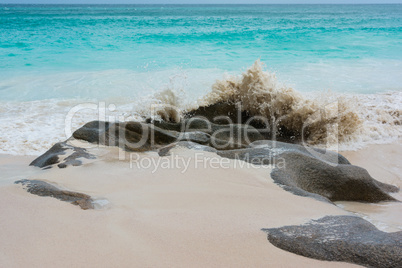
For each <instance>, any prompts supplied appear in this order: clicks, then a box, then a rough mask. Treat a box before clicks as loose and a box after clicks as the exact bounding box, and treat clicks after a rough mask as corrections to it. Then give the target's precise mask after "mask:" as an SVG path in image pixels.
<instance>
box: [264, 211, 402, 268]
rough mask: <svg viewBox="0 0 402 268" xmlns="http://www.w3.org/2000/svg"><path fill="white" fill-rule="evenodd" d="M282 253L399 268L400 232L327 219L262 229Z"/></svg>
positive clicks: (359, 220)
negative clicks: (384, 230)
mask: <svg viewBox="0 0 402 268" xmlns="http://www.w3.org/2000/svg"><path fill="white" fill-rule="evenodd" d="M263 231H265V232H267V233H268V240H269V242H271V243H272V244H273V245H274V246H276V247H278V248H281V249H283V250H286V251H289V252H292V253H295V254H298V255H302V256H305V257H309V258H314V259H318V260H326V261H343V262H349V263H355V264H360V265H364V266H369V267H383V268H386V267H389V268H391V267H402V231H401V232H394V233H385V232H382V231H380V230H378V229H377V228H376V227H375V226H374V225H372V224H371V223H369V222H368V221H366V220H364V219H362V218H359V217H355V216H327V217H324V218H322V219H319V220H315V221H312V222H310V223H308V224H305V225H299V226H284V227H280V228H270V229H263Z"/></svg>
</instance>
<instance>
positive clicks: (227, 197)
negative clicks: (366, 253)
mask: <svg viewBox="0 0 402 268" xmlns="http://www.w3.org/2000/svg"><path fill="white" fill-rule="evenodd" d="M399 146H400V145H399ZM379 148H384V149H381V150H384V151H381V154H383V155H384V159H391V161H393V162H392V163H396V164H399V163H398V161H397V159H401V155H400V154H401V150H398V149H396V151H394V152H389V151H390V148H392V150H393V148H395V147H393V146H390V147H389V148H388V147H386V146H380V147H379ZM399 149H400V148H399ZM367 150H369V151H368V153H370V152H371V151H370V150H375V151H376V152H378V150H380V149H378V148H377V149H371V147H370V148H369V149H367ZM392 150H391V151H392ZM388 153H392V154H390V155H387V154H388ZM117 154H118V151H117V150H115V149H111V150H110V151H109V153H108V154H107V155H105V156H104V157H103V159H104V160H101V161H95V162H88V163H86V164H84V165H83V166H79V167H68V168H66V169H51V170H47V171H39V169H37V168H33V167H27V164H28V163H29V162H30V161H31V160H32V159H33V158H32V157H11V156H1V157H0V171H1V172H2V173H1V175H0V213H1V221H0V267H27V266H29V267H71V266H73V267H222V266H226V267H228V266H229V267H323V266H325V267H352V266H355V265H352V264H347V263H341V262H325V261H318V260H314V259H309V258H305V257H302V256H298V255H295V254H292V253H288V252H286V251H283V250H281V249H278V248H276V247H274V246H273V245H271V244H270V243H269V242H268V241H267V238H266V234H265V233H264V232H262V231H261V228H269V227H279V226H283V225H293V224H301V223H305V222H307V221H309V220H310V219H318V218H321V217H323V216H325V215H340V214H348V213H349V212H346V211H344V210H342V209H341V208H339V207H337V206H334V205H331V204H327V203H323V202H320V201H317V200H315V199H311V198H307V197H300V196H296V195H293V194H291V193H289V192H286V191H284V190H283V189H281V188H280V187H279V186H278V185H276V184H275V183H273V181H272V179H271V178H270V176H269V174H270V170H269V169H267V168H261V167H256V166H252V165H245V164H244V162H239V161H235V160H227V159H225V160H222V159H221V158H219V157H218V156H216V155H215V154H212V153H205V152H203V153H202V154H201V153H200V152H195V151H190V150H187V149H181V150H178V149H176V150H174V151H173V156H177V157H178V158H177V159H179V160H178V161H179V162H180V161H182V160H184V161H188V160H190V162H189V167H188V169H187V170H184V168H183V165H180V166H176V167H172V166H170V167H166V168H161V167H160V168H159V169H157V170H156V171H155V172H153V170H154V166H153V165H151V166H150V167H148V168H144V167H142V168H141V167H139V166H137V165H139V164H143V166H145V165H147V164H148V163H149V162H148V161H150V160H152V159H154V160H155V161H157V160H158V159H160V157H158V156H157V154H155V153H146V154H141V155H139V156H140V158H138V157H137V156H135V157H134V159H136V160H135V161H130V159H129V158H127V160H125V161H118V160H117ZM364 154H366V151H365V150H362V151H359V152H355V153H353V152H350V153H345V155H347V156H348V157H349V158H350V159H351V161H352V163H356V164H360V165H361V166H364V167H366V168H367V166H365V164H364V163H365V161H366V160H364V159H365V157H366V156H362V155H364ZM361 157H363V158H361ZM373 157H374V156H373ZM378 157H380V156H378ZM205 158H213V159H218V160H219V159H220V160H221V165H222V166H221V167H219V168H213V167H211V165H212V166H214V167H215V166H217V165H218V164H211V160H210V159H209V160H205ZM380 158H381V157H380ZM143 159H148V160H143ZM166 159H168V160H167V162H166V164H165V165H167V164H169V163H170V164H173V163H174V162H175V161H176V160H175V159H174V158H173V157H170V158H169V157H167V158H166ZM200 159H203V160H204V161H205V162H207V165H206V166H204V162H201V160H200ZM359 159H363V160H362V161H363V162H362V163H359V162H358V161H360V160H359ZM381 159H382V158H381ZM141 161H142V162H141ZM212 161H216V160H212ZM367 161H368V160H367ZM370 161H371V160H370ZM372 161H374V162H376V161H378V160H376V159H375V158H372ZM208 163H209V164H208ZM130 164H131V167H130ZM241 165H243V166H241ZM369 166H370V168H374V167H373V166H372V165H371V164H370V165H369ZM389 167H390V168H391V170H392V172H391V173H392V174H394V175H395V176H396V177H392V178H391V177H390V176H389V177H387V178H382V177H381V178H378V179H380V180H382V181H385V182H391V183H392V182H394V184H397V185H400V181H401V178H400V175H399V177H398V173H395V172H394V168H396V169H398V168H400V166H399V167H398V166H397V165H394V164H389V166H388V167H387V168H389ZM387 168H385V170H383V171H381V172H384V174H386V169H387ZM369 171H370V172H371V170H370V169H369ZM373 172H377V171H376V170H373ZM378 172H380V171H378ZM19 174H20V175H19ZM373 174H374V173H373ZM399 174H400V173H399ZM373 176H374V177H375V178H377V177H376V176H375V175H373ZM22 178H31V179H41V180H45V181H48V182H52V183H57V184H59V185H60V186H62V187H65V188H68V189H70V190H73V191H79V192H83V193H86V194H89V195H91V196H93V197H95V198H106V199H107V200H109V202H110V204H109V205H108V206H107V208H103V209H99V210H86V211H84V210H81V209H80V208H79V207H77V206H73V205H71V204H68V203H65V202H61V201H58V200H56V199H53V198H50V197H38V196H35V195H31V194H28V193H27V192H26V191H25V190H23V189H22V188H21V186H19V185H14V184H12V182H13V181H14V180H16V179H22ZM388 180H390V181H388ZM384 206H386V205H384ZM400 214H401V213H399V215H400ZM399 221H400V218H399ZM356 267H357V266H356Z"/></svg>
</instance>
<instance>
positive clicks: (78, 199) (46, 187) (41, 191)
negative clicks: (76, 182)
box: [15, 180, 94, 210]
mask: <svg viewBox="0 0 402 268" xmlns="http://www.w3.org/2000/svg"><path fill="white" fill-rule="evenodd" d="M15 183H16V184H21V185H23V187H24V188H25V189H26V190H27V192H28V193H31V194H34V195H38V196H50V197H53V198H57V199H59V200H61V201H65V202H69V203H71V204H73V205H76V206H80V207H81V208H82V209H84V210H86V209H93V208H94V205H93V203H92V202H93V200H92V198H91V197H90V196H89V195H86V194H82V193H77V192H71V191H65V190H61V189H59V188H57V187H56V186H54V185H52V184H50V183H47V182H44V181H40V180H19V181H16V182H15Z"/></svg>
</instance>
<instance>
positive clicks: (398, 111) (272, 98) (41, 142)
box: [0, 61, 402, 155]
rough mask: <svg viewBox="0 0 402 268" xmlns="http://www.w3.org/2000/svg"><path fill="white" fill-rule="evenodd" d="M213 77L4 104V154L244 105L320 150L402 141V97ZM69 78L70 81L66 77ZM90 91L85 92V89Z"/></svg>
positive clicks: (251, 76) (265, 78) (0, 117)
mask: <svg viewBox="0 0 402 268" xmlns="http://www.w3.org/2000/svg"><path fill="white" fill-rule="evenodd" d="M213 73H214V75H210V76H208V75H206V76H207V77H209V79H210V80H207V81H210V82H206V81H205V80H203V81H202V83H201V86H200V83H194V82H192V81H187V80H188V77H186V76H185V75H184V76H183V75H173V76H168V75H166V74H163V75H159V76H157V74H155V73H154V75H155V79H158V78H159V79H162V80H167V81H166V82H164V83H160V85H159V88H160V90H159V91H158V90H156V86H155V87H154V88H153V90H147V92H148V93H142V94H141V95H139V96H137V97H133V96H129V97H127V98H124V97H120V98H118V97H113V98H110V97H109V98H106V95H105V96H103V97H104V98H102V97H99V98H96V99H95V98H93V99H89V98H86V99H73V98H69V97H66V98H64V99H55V98H53V99H45V100H24V101H18V100H15V101H13V100H10V101H6V100H4V101H2V102H1V106H0V112H1V113H0V129H1V133H2V134H1V136H0V153H7V154H19V155H38V154H41V153H43V152H45V151H46V150H47V149H49V148H50V147H51V146H52V145H53V144H54V143H56V142H58V141H62V140H65V139H67V138H68V137H69V135H70V134H71V132H72V131H74V130H75V129H77V128H78V127H80V126H82V125H83V124H85V123H86V122H88V121H91V120H108V121H129V120H144V119H146V118H150V117H153V119H155V120H157V119H161V115H163V114H165V113H163V112H161V113H158V109H161V111H165V110H164V109H166V107H168V109H170V111H169V113H170V117H171V118H173V119H174V121H179V120H180V119H181V117H182V116H183V113H185V112H186V111H189V110H191V109H195V108H197V107H199V106H208V105H211V104H214V103H217V102H222V101H223V102H232V103H240V104H241V107H242V108H241V109H243V110H244V111H247V112H249V113H250V114H251V115H257V116H262V117H266V118H268V119H269V120H271V121H272V122H277V123H278V122H279V123H280V124H278V125H279V126H281V127H284V128H286V129H287V130H288V131H290V132H291V133H298V132H300V131H302V130H303V128H304V131H306V133H307V134H308V135H306V136H305V137H306V139H305V142H306V143H308V144H312V145H314V146H319V147H320V146H321V147H327V148H331V149H339V150H354V149H358V148H361V147H363V146H365V145H367V144H374V143H390V142H393V141H395V140H397V139H399V138H401V137H402V124H401V122H402V105H401V103H402V92H400V91H396V92H386V93H378V94H349V93H337V92H329V91H325V92H308V93H305V92H303V93H302V92H298V91H296V90H295V89H293V88H291V87H289V86H287V85H286V84H284V83H281V82H280V81H279V80H278V79H277V77H276V75H275V74H274V73H272V72H268V71H266V69H265V68H264V65H263V63H261V62H259V61H257V62H256V63H255V64H254V65H253V66H251V67H250V68H248V69H247V70H245V71H244V72H243V73H242V74H239V75H228V74H227V75H224V77H223V78H221V79H219V80H217V81H216V82H215V83H213V80H214V77H216V76H217V74H216V73H217V72H213V71H208V72H207V73H206V74H213ZM105 74H109V75H110V76H108V79H109V80H110V81H111V82H110V83H109V84H108V85H107V87H108V88H109V91H110V90H112V91H113V86H114V85H113V77H115V78H116V81H115V82H116V83H117V84H119V83H120V84H124V87H125V88H129V85H128V84H127V81H126V82H121V81H119V79H121V76H116V73H115V72H108V73H106V72H102V74H101V75H103V76H105ZM112 74H113V75H112ZM149 75H150V74H148V76H149ZM70 76H72V74H69V75H67V77H70ZM59 77H60V76H59ZM166 77H167V78H166ZM190 77H191V76H190ZM211 77H212V78H211ZM89 78H90V77H88V76H85V77H84V78H83V79H82V80H81V81H85V83H84V85H89V83H90V79H89ZM137 78H138V77H137ZM199 79H200V81H201V80H202V79H201V78H199ZM140 82H141V81H139V83H140ZM4 83H5V82H4V81H3V84H4ZM94 83H97V82H96V81H94ZM132 83H133V85H132V87H135V86H136V85H138V83H136V82H135V81H132ZM208 83H210V85H211V84H212V86H209V87H210V90H209V91H208V90H203V88H204V87H206V86H205V84H208ZM195 84H198V85H199V88H198V89H195V88H194V86H193V85H195ZM84 85H83V84H80V87H81V88H83V87H84ZM103 86H105V85H103ZM71 87H74V83H72V85H71ZM345 91H346V90H345ZM196 93H198V95H199V98H198V99H197V97H195V96H196V95H197V94H196ZM101 95H102V94H101ZM108 95H109V96H110V95H111V94H108ZM200 95H201V96H200ZM155 106H156V107H157V109H156V113H155ZM77 107H78V108H77ZM151 107H153V108H152V109H154V110H153V111H152V109H151ZM74 109H75V112H74V113H72V111H74Z"/></svg>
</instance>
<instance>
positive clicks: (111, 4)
mask: <svg viewBox="0 0 402 268" xmlns="http://www.w3.org/2000/svg"><path fill="white" fill-rule="evenodd" d="M0 5H16V6H17V5H50V6H58V5H70V6H73V5H75V6H83V5H110V6H116V5H144V6H155V5H165V6H175V5H188V6H194V5H204V6H218V5H224V6H236V5H261V6H264V5H266V6H268V5H402V3H269V4H268V3H264V4H262V3H254V4H253V3H238V4H228V3H221V4H205V3H198V4H197V3H191V4H189V3H181V4H179V3H177V4H163V3H154V4H146V3H136V4H134V3H132V4H128V3H75V4H68V3H58V4H51V3H0Z"/></svg>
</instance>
